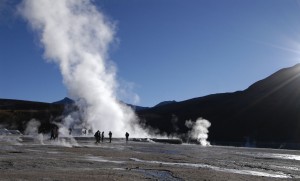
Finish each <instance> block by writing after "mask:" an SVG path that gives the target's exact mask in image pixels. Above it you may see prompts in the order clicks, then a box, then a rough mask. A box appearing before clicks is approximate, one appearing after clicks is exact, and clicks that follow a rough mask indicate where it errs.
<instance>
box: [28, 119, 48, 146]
mask: <svg viewBox="0 0 300 181" xmlns="http://www.w3.org/2000/svg"><path fill="white" fill-rule="evenodd" d="M40 126H41V123H40V122H39V121H38V120H36V119H31V120H30V121H29V122H28V123H27V125H26V128H25V130H24V134H25V135H29V136H32V137H33V138H34V141H37V142H39V143H41V144H44V137H43V134H41V133H39V127H40Z"/></svg>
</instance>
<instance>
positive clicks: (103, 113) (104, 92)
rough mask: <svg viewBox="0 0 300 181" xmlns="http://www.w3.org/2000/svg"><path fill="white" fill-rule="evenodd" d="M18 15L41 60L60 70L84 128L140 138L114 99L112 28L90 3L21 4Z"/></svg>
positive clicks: (48, 0) (37, 0) (130, 115)
mask: <svg viewBox="0 0 300 181" xmlns="http://www.w3.org/2000/svg"><path fill="white" fill-rule="evenodd" d="M19 11H20V13H21V15H22V16H23V17H24V18H25V20H27V21H28V23H29V24H30V25H31V27H32V29H33V30H35V31H36V32H37V33H38V34H39V37H40V42H41V44H42V46H43V47H44V51H45V52H44V57H45V58H46V59H48V60H50V61H52V62H55V63H56V64H58V65H59V67H60V70H61V74H62V76H63V82H64V84H65V85H66V87H67V89H68V92H69V94H70V96H71V97H72V98H73V99H75V100H76V101H77V102H76V103H77V105H78V106H79V108H80V111H81V112H80V113H81V117H82V119H83V121H84V124H85V126H86V127H87V128H92V129H93V130H98V129H99V130H103V131H106V132H108V131H109V130H111V131H112V132H113V136H122V137H123V136H124V133H125V132H126V131H128V132H130V133H131V135H133V136H134V135H135V136H145V133H144V131H143V130H142V129H141V128H140V127H139V126H138V124H137V123H136V118H135V114H134V112H133V111H132V110H131V109H130V108H128V107H127V106H125V105H122V104H120V103H119V102H118V101H117V100H116V92H117V88H118V84H117V82H116V78H115V77H116V68H115V67H114V66H113V63H112V62H109V61H108V55H107V51H108V48H109V45H110V43H111V42H112V41H113V39H114V29H115V26H114V24H113V23H111V22H110V21H108V20H107V18H106V17H105V16H104V15H103V14H102V13H101V12H99V11H98V10H97V8H96V7H95V5H93V3H92V2H91V1H90V0H24V1H23V2H22V3H21V5H20V6H19ZM68 119H69V120H70V118H68ZM72 119H78V118H72ZM68 124H70V123H68Z"/></svg>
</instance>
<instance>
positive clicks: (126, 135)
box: [125, 132, 129, 142]
mask: <svg viewBox="0 0 300 181" xmlns="http://www.w3.org/2000/svg"><path fill="white" fill-rule="evenodd" d="M125 137H126V142H127V141H128V137H129V133H127V132H126V134H125Z"/></svg>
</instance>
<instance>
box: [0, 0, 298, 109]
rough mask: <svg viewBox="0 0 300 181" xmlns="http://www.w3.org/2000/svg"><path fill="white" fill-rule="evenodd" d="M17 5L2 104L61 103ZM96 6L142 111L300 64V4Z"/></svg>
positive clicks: (6, 9)
mask: <svg viewBox="0 0 300 181" xmlns="http://www.w3.org/2000/svg"><path fill="white" fill-rule="evenodd" d="M18 2H20V1H14V2H12V1H8V0H4V1H1V2H0V82H1V84H0V98H10V99H22V100H33V101H42V102H53V101H57V100H60V99H62V98H63V97H65V96H67V91H66V88H65V87H64V85H63V83H62V77H61V75H60V72H59V68H58V66H57V65H55V64H53V63H49V62H47V61H45V60H44V59H43V49H42V48H41V46H40V45H39V41H38V37H37V36H36V35H35V34H34V33H33V32H32V31H31V30H30V28H29V27H28V25H27V24H26V22H24V21H23V20H22V18H21V17H19V16H18V15H17V14H16V13H15V5H16V4H18ZM94 2H95V4H96V5H97V6H98V8H99V9H100V10H101V11H103V12H104V13H105V14H106V15H107V16H108V17H109V18H110V19H111V21H113V22H115V23H116V25H117V28H116V30H117V31H116V38H117V41H116V42H115V43H114V44H113V45H112V48H111V50H110V59H111V60H112V61H113V62H114V63H115V64H116V66H117V69H118V74H117V76H118V80H120V82H126V83H127V84H128V85H130V86H129V87H130V88H129V89H131V91H133V92H135V93H136V94H138V95H139V97H140V101H139V103H138V105H141V106H154V105H155V104H157V103H159V102H161V101H167V100H176V101H182V100H186V99H191V98H194V97H201V96H205V95H208V94H214V93H223V92H234V91H238V90H244V89H246V88H247V87H248V86H250V85H251V84H253V83H254V82H256V81H258V80H260V79H263V78H265V77H267V76H269V75H270V74H272V73H274V72H275V71H277V70H279V69H281V68H285V67H289V66H293V65H295V64H297V63H299V62H300V58H299V57H300V2H299V1H296V0H263V1H262V0H188V1H185V0H121V1H120V0H100V1H94ZM125 101H127V102H130V101H129V100H125Z"/></svg>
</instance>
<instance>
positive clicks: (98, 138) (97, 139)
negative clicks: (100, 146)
mask: <svg viewBox="0 0 300 181" xmlns="http://www.w3.org/2000/svg"><path fill="white" fill-rule="evenodd" d="M94 136H95V139H96V143H99V142H100V131H99V130H98V131H96V133H95V135H94Z"/></svg>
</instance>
